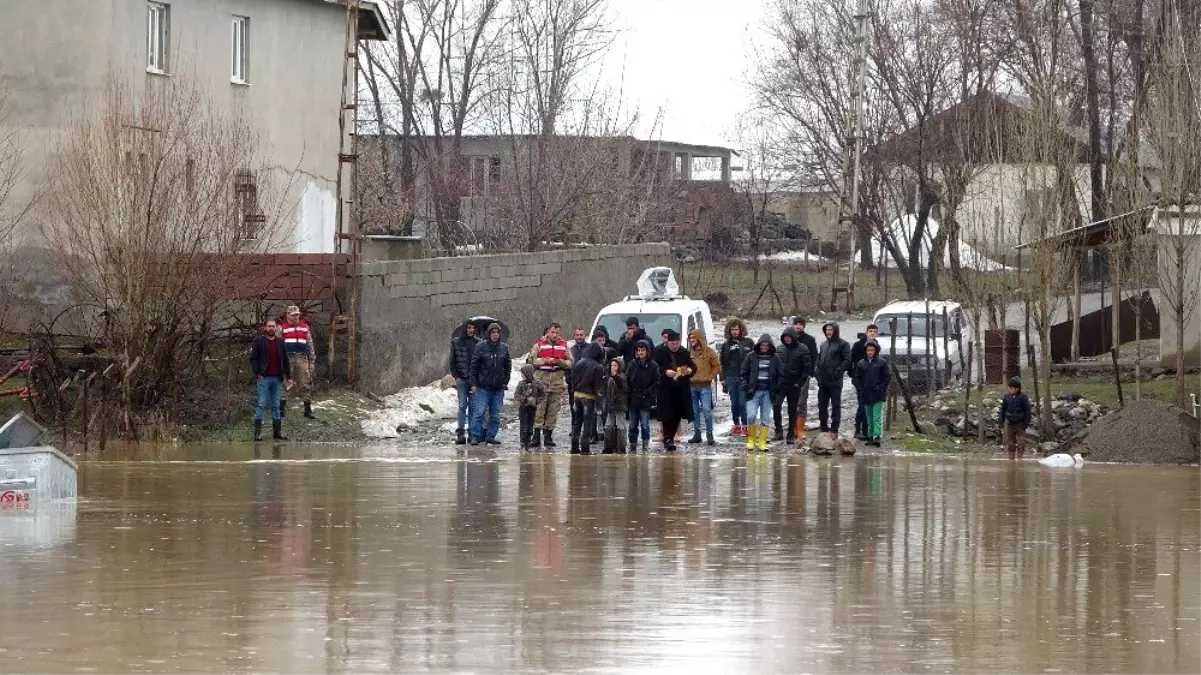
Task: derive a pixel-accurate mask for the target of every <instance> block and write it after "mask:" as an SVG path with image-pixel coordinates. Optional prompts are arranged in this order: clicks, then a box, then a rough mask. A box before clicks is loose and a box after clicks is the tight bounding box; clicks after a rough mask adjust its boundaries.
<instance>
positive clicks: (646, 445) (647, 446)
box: [642, 440, 651, 455]
mask: <svg viewBox="0 0 1201 675" xmlns="http://www.w3.org/2000/svg"><path fill="white" fill-rule="evenodd" d="M650 451H651V442H650V441H647V440H643V441H642V454H644V455H645V454H646V453H648V452H650Z"/></svg>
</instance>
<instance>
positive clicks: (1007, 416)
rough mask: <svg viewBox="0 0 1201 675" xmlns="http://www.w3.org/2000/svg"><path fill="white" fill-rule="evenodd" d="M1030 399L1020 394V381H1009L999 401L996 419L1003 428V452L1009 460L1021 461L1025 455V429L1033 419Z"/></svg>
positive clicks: (1015, 379)
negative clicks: (1007, 387)
mask: <svg viewBox="0 0 1201 675" xmlns="http://www.w3.org/2000/svg"><path fill="white" fill-rule="evenodd" d="M1033 416H1034V415H1033V413H1032V410H1031V407H1030V397H1029V396H1026V395H1025V394H1023V393H1022V380H1021V379H1019V378H1016V377H1015V378H1013V379H1011V380H1010V381H1009V391H1008V392H1006V394H1005V397H1004V398H1002V399H1001V408H1000V410H998V411H997V417H998V418H999V421H1000V422H1001V426H1002V427H1003V428H1004V430H1005V432H1004V437H1005V451H1006V452H1008V453H1009V459H1021V458H1022V455H1024V454H1026V428H1027V427H1029V426H1030V422H1031V420H1032V418H1033Z"/></svg>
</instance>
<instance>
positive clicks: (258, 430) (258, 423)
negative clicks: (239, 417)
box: [254, 420, 263, 441]
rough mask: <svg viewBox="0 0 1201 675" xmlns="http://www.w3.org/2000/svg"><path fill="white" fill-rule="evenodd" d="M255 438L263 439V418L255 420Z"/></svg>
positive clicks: (257, 439)
mask: <svg viewBox="0 0 1201 675" xmlns="http://www.w3.org/2000/svg"><path fill="white" fill-rule="evenodd" d="M254 440H256V441H261V440H263V420H255V421H254Z"/></svg>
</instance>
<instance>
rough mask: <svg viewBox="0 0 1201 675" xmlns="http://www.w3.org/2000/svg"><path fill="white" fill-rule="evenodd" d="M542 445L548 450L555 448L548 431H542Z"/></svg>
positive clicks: (553, 440)
mask: <svg viewBox="0 0 1201 675" xmlns="http://www.w3.org/2000/svg"><path fill="white" fill-rule="evenodd" d="M542 445H545V446H546V447H548V448H553V447H555V439H553V438H551V437H550V429H543V430H542Z"/></svg>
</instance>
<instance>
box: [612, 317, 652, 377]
mask: <svg viewBox="0 0 1201 675" xmlns="http://www.w3.org/2000/svg"><path fill="white" fill-rule="evenodd" d="M643 340H646V341H647V342H650V341H651V339H650V338H649V337H647V335H646V331H645V330H642V326H640V325H639V324H638V317H636V316H631V317H630V318H628V319H626V332H624V333H622V334H621V338H619V339H618V340H617V347H616V348H617V354H618V356H620V357H621V360H622V361H623V362H624V363H626V364H627V365H628V364H631V363H633V362H634V359H635V358H637V357H636V356H634V349H635V348H636V347H637V346H638V343H639V342H642V341H643Z"/></svg>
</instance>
